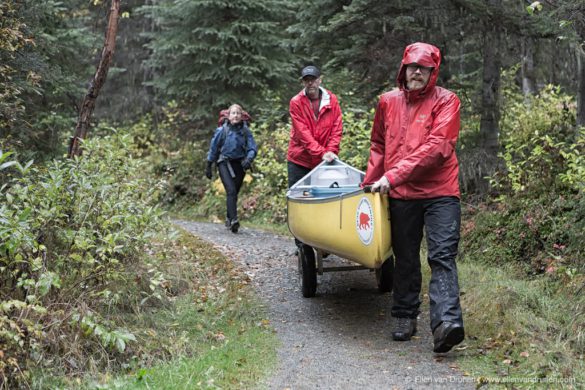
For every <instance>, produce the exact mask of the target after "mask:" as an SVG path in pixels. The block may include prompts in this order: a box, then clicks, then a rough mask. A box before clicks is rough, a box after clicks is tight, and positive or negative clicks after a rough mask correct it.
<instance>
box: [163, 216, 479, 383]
mask: <svg viewBox="0 0 585 390" xmlns="http://www.w3.org/2000/svg"><path fill="white" fill-rule="evenodd" d="M174 222H175V224H177V225H179V226H181V227H182V228H184V229H186V230H187V231H189V232H191V233H192V234H194V235H196V236H198V237H200V238H202V239H204V240H207V241H209V242H211V243H213V244H215V246H216V247H217V248H218V249H219V250H220V251H221V252H222V253H224V254H225V255H226V256H227V257H228V258H230V259H232V260H233V261H235V262H236V263H237V264H239V266H240V267H242V269H243V270H244V272H246V273H247V274H248V275H249V277H250V278H251V280H252V281H253V283H254V286H255V288H256V290H257V292H258V294H259V296H260V297H261V298H262V299H263V301H264V302H265V304H266V306H267V307H268V312H269V319H270V321H271V324H272V326H273V327H274V328H275V330H276V332H277V335H278V337H279V339H280V340H281V345H280V347H279V349H278V358H279V361H278V367H277V369H276V371H275V372H274V373H273V375H272V376H271V377H270V378H268V379H267V381H266V383H262V384H259V387H266V388H268V389H279V390H284V389H291V390H304V389H307V390H308V389H400V390H403V389H405V390H406V389H474V388H475V385H474V382H473V378H471V377H465V376H462V373H461V371H460V370H459V369H458V365H457V356H458V355H459V354H460V352H458V351H456V350H453V351H451V352H449V353H447V354H444V355H437V354H434V353H433V352H432V335H431V332H430V329H429V318H428V299H424V300H423V301H424V303H423V305H422V307H421V315H420V317H419V320H418V333H417V335H416V336H415V337H413V339H412V340H411V341H409V342H395V341H392V336H391V330H392V326H393V319H392V318H391V317H390V300H391V295H390V294H389V293H386V294H380V293H378V291H377V287H376V278H375V273H374V272H370V271H369V270H360V271H343V272H329V273H325V274H324V275H319V276H318V279H317V280H318V286H317V296H316V297H314V298H303V297H302V294H301V291H300V285H299V282H298V276H297V275H298V274H297V258H296V256H295V253H294V252H295V246H294V241H293V239H292V238H291V237H285V236H279V235H275V234H272V233H267V232H263V231H260V230H254V229H250V228H246V227H243V228H241V229H240V232H239V233H238V234H233V233H231V232H229V231H227V230H226V228H225V227H224V226H223V225H222V224H213V223H204V222H188V221H174ZM324 261H325V266H331V265H333V264H335V265H340V264H343V263H345V264H347V265H349V263H348V262H347V261H345V260H343V259H339V258H338V257H335V256H330V257H328V258H327V259H325V260H324Z"/></svg>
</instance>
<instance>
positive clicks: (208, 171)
mask: <svg viewBox="0 0 585 390" xmlns="http://www.w3.org/2000/svg"><path fill="white" fill-rule="evenodd" d="M212 164H213V162H211V161H208V162H207V167H206V168H205V177H207V178H208V179H209V180H211V165H212Z"/></svg>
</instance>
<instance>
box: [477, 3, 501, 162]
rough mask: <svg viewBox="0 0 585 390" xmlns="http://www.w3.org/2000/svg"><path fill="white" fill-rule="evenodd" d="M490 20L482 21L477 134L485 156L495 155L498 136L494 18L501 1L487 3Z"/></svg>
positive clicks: (497, 47)
mask: <svg viewBox="0 0 585 390" xmlns="http://www.w3.org/2000/svg"><path fill="white" fill-rule="evenodd" d="M487 4H488V6H489V8H490V10H491V12H490V14H491V17H489V18H486V19H485V21H484V44H483V85H482V92H481V121H480V126H479V134H480V137H481V143H482V145H481V146H482V147H483V148H484V149H485V150H486V152H487V153H488V155H493V156H494V157H495V156H496V155H497V152H498V147H499V141H498V137H499V134H500V125H499V121H500V106H499V101H500V99H499V95H500V68H501V53H500V50H501V42H500V40H501V37H500V35H501V31H500V28H499V26H498V25H499V23H495V22H494V19H496V17H494V16H495V15H497V11H498V9H499V7H500V6H501V0H487Z"/></svg>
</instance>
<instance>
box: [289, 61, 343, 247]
mask: <svg viewBox="0 0 585 390" xmlns="http://www.w3.org/2000/svg"><path fill="white" fill-rule="evenodd" d="M301 81H302V83H303V86H304V88H303V89H302V90H301V91H300V92H299V93H298V94H297V95H296V96H294V97H293V98H292V99H291V100H290V118H291V129H290V140H289V143H288V154H287V160H288V186H289V188H290V187H291V186H292V185H293V184H295V183H296V182H297V181H299V180H300V179H302V178H303V177H304V176H305V175H306V174H307V173H309V172H310V171H311V170H312V169H313V168H315V167H316V166H317V165H319V163H320V162H321V161H322V160H325V161H328V162H331V161H332V160H333V159H335V158H337V154H338V153H339V143H340V142H341V135H342V131H343V123H342V119H341V109H340V108H339V102H338V101H337V96H335V95H334V94H333V93H332V92H331V91H328V90H326V89H325V88H323V87H321V72H320V71H319V69H318V68H317V67H316V66H313V65H309V66H306V67H304V68H303V70H302V71H301ZM295 242H296V244H297V246H299V247H301V243H300V241H298V240H295ZM303 247H305V251H306V253H307V254H308V255H309V256H310V257H311V258H312V257H313V256H311V255H313V250H312V248H311V247H310V246H308V245H303V246H302V247H301V249H303Z"/></svg>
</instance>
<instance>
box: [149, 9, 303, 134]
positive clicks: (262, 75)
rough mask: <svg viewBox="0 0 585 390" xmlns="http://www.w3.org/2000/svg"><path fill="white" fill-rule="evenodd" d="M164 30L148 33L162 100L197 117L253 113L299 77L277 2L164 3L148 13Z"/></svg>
mask: <svg viewBox="0 0 585 390" xmlns="http://www.w3.org/2000/svg"><path fill="white" fill-rule="evenodd" d="M143 12H145V13H146V14H147V16H148V17H150V18H152V19H153V21H154V22H155V23H156V26H157V29H158V31H156V32H154V33H152V34H149V37H150V38H151V39H152V41H151V42H150V44H149V45H148V47H149V48H150V49H151V50H152V55H151V57H150V59H149V61H148V66H150V67H152V68H153V69H154V72H155V75H154V79H153V81H152V85H154V87H155V88H156V89H157V91H158V94H159V95H160V96H163V97H168V98H173V99H177V100H179V101H180V102H181V103H184V104H186V105H187V106H188V107H189V109H190V110H191V113H192V115H193V118H194V119H203V118H204V119H206V122H208V123H209V122H213V121H215V120H217V113H218V110H219V109H220V108H225V107H226V106H227V105H229V104H230V103H234V102H238V103H241V104H242V105H243V106H244V108H246V109H247V110H250V109H251V106H252V105H254V104H258V103H260V102H261V101H262V99H263V98H264V96H265V93H266V92H267V91H268V90H270V89H274V88H277V87H278V86H279V85H280V83H282V82H284V81H286V80H288V79H290V77H291V76H292V75H293V60H292V55H291V54H290V48H289V42H288V41H287V39H286V37H285V33H284V29H283V28H282V27H281V22H282V21H284V20H286V18H287V17H288V16H289V14H290V10H289V9H288V8H287V6H286V3H284V4H283V2H281V1H276V0H236V1H233V0H232V1H225V0H165V1H158V2H157V3H156V4H155V5H151V6H147V7H144V8H143Z"/></svg>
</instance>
